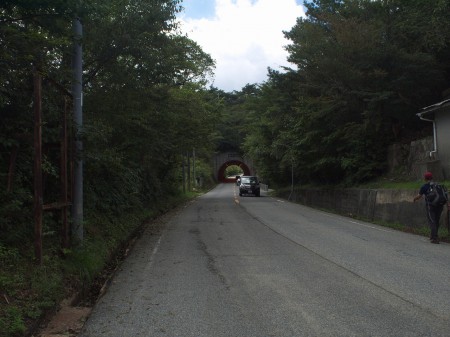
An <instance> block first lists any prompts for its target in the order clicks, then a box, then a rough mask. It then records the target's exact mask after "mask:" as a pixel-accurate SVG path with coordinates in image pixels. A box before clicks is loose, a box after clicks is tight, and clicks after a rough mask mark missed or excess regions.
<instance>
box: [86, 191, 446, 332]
mask: <svg viewBox="0 0 450 337" xmlns="http://www.w3.org/2000/svg"><path fill="white" fill-rule="evenodd" d="M235 189H236V187H235V186H234V185H233V184H227V185H219V186H218V187H217V188H215V189H214V190H212V191H211V192H209V193H208V194H206V195H204V196H202V197H201V198H198V199H197V200H195V201H194V202H192V203H190V204H189V205H188V206H186V207H185V208H184V209H182V210H181V211H180V212H178V213H177V214H176V215H175V216H173V217H171V218H170V219H168V222H167V226H166V229H165V230H164V231H163V232H162V235H161V236H154V235H153V236H152V235H151V234H150V233H145V234H144V235H143V237H142V239H140V240H139V241H138V242H137V244H136V246H135V248H134V249H133V251H132V253H131V254H130V256H129V257H128V259H127V260H126V261H125V262H124V264H123V266H122V268H121V271H120V272H118V273H117V275H116V277H115V278H114V281H113V282H112V285H111V287H110V288H109V290H108V292H107V293H106V294H105V295H104V296H103V297H102V298H101V300H100V301H99V303H98V304H97V305H96V307H95V308H94V310H93V313H92V315H91V317H90V318H89V319H88V321H87V323H86V325H85V327H84V330H83V332H82V333H81V334H80V336H81V337H100V336H108V337H116V336H117V337H119V336H120V337H122V336H123V337H125V336H126V337H128V336H148V337H153V336H155V337H156V336H158V337H166V336H167V337H222V336H223V337H270V336H277V337H300V336H307V337H311V336H318V337H319V336H320V337H326V336H340V337H342V336H377V337H383V336H389V337H400V336H405V337H414V336H450V319H449V317H450V245H448V244H440V245H432V244H430V243H429V242H428V240H427V239H426V238H423V237H420V236H415V235H411V234H406V233H400V232H396V231H392V230H389V229H386V228H383V227H378V226H376V225H372V224H369V223H364V222H361V221H354V220H352V219H349V218H344V217H340V216H337V215H333V214H328V213H324V212H321V211H317V210H313V209H311V208H307V207H303V206H301V205H296V204H292V203H289V202H284V201H281V200H276V199H274V198H271V197H268V196H266V195H265V194H264V193H262V196H261V197H260V198H256V197H238V196H236V191H235Z"/></svg>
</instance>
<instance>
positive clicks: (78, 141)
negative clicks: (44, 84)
mask: <svg viewBox="0 0 450 337" xmlns="http://www.w3.org/2000/svg"><path fill="white" fill-rule="evenodd" d="M73 33H74V42H73V58H72V70H73V82H72V95H73V121H74V127H75V149H74V151H75V156H74V157H75V159H74V160H75V163H74V177H73V179H74V181H73V200H72V218H73V222H72V238H73V240H74V243H75V244H76V245H81V244H82V242H83V158H82V152H83V142H82V130H83V93H82V85H83V77H82V72H83V51H82V37H83V27H82V24H81V20H80V18H79V17H78V16H77V17H75V19H74V20H73Z"/></svg>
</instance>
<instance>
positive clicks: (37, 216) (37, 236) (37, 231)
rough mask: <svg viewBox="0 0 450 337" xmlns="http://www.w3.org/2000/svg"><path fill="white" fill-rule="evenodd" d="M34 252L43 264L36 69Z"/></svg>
mask: <svg viewBox="0 0 450 337" xmlns="http://www.w3.org/2000/svg"><path fill="white" fill-rule="evenodd" d="M33 73H34V74H33V76H34V101H33V104H34V252H35V257H36V261H37V263H38V264H42V212H43V209H42V205H43V191H42V94H41V89H42V77H41V75H40V74H39V71H38V69H36V68H34V71H33Z"/></svg>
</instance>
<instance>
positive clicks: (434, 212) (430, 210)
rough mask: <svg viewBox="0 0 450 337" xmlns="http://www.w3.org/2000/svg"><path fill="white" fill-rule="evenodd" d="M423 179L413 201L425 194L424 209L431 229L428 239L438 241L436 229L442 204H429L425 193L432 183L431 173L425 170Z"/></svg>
mask: <svg viewBox="0 0 450 337" xmlns="http://www.w3.org/2000/svg"><path fill="white" fill-rule="evenodd" d="M423 178H424V180H425V184H423V185H422V186H421V187H420V190H419V194H417V195H416V196H415V197H414V202H416V201H417V200H420V199H421V198H422V197H423V196H425V210H426V215H427V220H428V225H429V226H430V229H431V236H430V241H431V243H439V237H438V231H439V220H440V219H441V213H442V209H443V207H444V206H443V205H436V206H435V205H431V203H430V202H429V200H428V199H427V197H426V196H427V194H428V192H429V190H430V188H431V186H430V185H431V184H432V183H433V174H432V173H431V172H425V174H424V175H423Z"/></svg>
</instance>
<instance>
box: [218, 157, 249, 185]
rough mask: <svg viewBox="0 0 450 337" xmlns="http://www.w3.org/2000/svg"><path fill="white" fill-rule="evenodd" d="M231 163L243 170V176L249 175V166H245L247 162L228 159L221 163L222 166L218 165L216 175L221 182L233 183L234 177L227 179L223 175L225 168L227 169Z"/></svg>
mask: <svg viewBox="0 0 450 337" xmlns="http://www.w3.org/2000/svg"><path fill="white" fill-rule="evenodd" d="M232 165H236V166H239V167H240V168H241V169H242V171H244V174H243V175H244V176H249V175H251V171H250V168H249V167H248V166H247V164H245V163H244V162H242V161H240V160H229V161H227V162H225V163H223V164H222V166H220V168H219V170H218V173H217V177H218V180H219V181H220V182H222V183H234V182H235V180H234V179H227V178H226V177H225V170H226V169H227V167H228V166H232Z"/></svg>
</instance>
